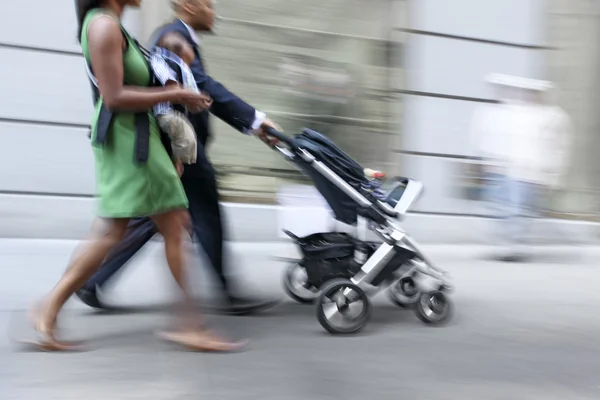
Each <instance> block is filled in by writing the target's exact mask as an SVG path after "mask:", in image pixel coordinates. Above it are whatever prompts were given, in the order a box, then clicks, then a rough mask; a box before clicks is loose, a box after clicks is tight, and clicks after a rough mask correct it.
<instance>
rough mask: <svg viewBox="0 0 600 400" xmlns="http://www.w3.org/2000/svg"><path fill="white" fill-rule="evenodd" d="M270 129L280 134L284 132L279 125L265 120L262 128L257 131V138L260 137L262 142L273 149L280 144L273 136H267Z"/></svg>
mask: <svg viewBox="0 0 600 400" xmlns="http://www.w3.org/2000/svg"><path fill="white" fill-rule="evenodd" d="M269 128H272V129H275V130H277V131H279V132H282V131H283V130H282V129H281V127H280V126H279V125H277V124H276V123H275V122H273V121H271V120H270V119H265V121H264V122H263V123H262V125H261V126H260V128H259V129H258V131H257V136H258V137H259V139H260V140H262V141H263V142H264V143H265V144H266V145H267V146H270V147H273V146H275V145H276V144H277V143H278V140H277V139H275V138H274V137H272V136H269V135H268V134H267V130H268V129H269Z"/></svg>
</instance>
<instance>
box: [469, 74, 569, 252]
mask: <svg viewBox="0 0 600 400" xmlns="http://www.w3.org/2000/svg"><path fill="white" fill-rule="evenodd" d="M493 82H494V84H495V85H497V86H496V88H497V89H498V91H497V93H498V94H501V95H500V101H499V103H498V104H494V105H489V106H486V108H485V109H483V110H481V109H480V111H479V112H477V113H476V116H475V118H474V122H473V135H474V136H475V138H476V140H477V148H478V151H479V154H480V155H481V156H482V157H483V158H484V159H485V182H486V188H485V191H484V193H485V199H486V200H487V202H488V204H489V205H490V206H491V208H490V209H491V213H492V216H494V217H495V222H496V224H495V225H496V228H495V232H494V233H495V235H494V237H493V241H494V243H495V244H497V245H499V246H501V248H502V254H501V255H500V259H501V260H503V261H514V262H517V261H525V260H526V259H527V256H528V254H527V252H526V245H527V244H528V243H529V240H530V239H531V238H530V236H529V234H530V233H531V223H532V221H533V219H534V218H538V217H540V216H542V215H543V211H544V208H545V204H547V202H548V200H549V198H548V197H549V194H550V193H551V191H552V189H553V188H555V187H556V186H557V185H559V184H560V183H561V180H560V178H561V177H562V176H563V175H564V172H565V170H566V167H567V157H568V154H569V142H570V121H569V117H568V116H567V115H566V113H565V112H564V111H563V110H562V109H560V108H559V107H558V106H557V105H556V104H552V103H549V102H548V99H549V97H548V93H549V89H550V86H549V85H548V84H547V83H545V82H540V81H533V80H523V79H520V78H512V77H495V78H494V79H493Z"/></svg>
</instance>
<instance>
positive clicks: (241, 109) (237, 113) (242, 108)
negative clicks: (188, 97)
mask: <svg viewBox="0 0 600 400" xmlns="http://www.w3.org/2000/svg"><path fill="white" fill-rule="evenodd" d="M191 70H192V73H193V74H194V79H195V80H196V83H197V85H198V89H200V90H201V91H203V92H206V93H207V94H208V95H209V96H210V97H211V98H212V99H213V103H212V106H211V108H210V111H211V113H213V114H214V115H215V116H216V117H218V118H219V119H221V120H223V121H225V122H226V123H228V124H229V125H231V126H232V127H234V128H235V129H237V130H239V131H241V132H248V131H250V130H255V129H258V128H260V127H261V125H262V124H263V122H264V121H265V120H266V114H264V113H262V112H260V111H257V110H256V109H254V107H252V106H250V105H249V104H247V103H246V102H244V101H243V100H242V99H240V98H239V97H237V96H236V95H235V94H233V93H231V92H230V91H229V90H227V88H226V87H225V86H223V85H222V84H220V83H219V82H217V81H215V80H214V79H213V78H211V77H210V76H208V75H207V74H206V72H204V69H203V68H202V65H201V64H200V62H199V61H198V60H196V61H194V63H193V64H192V66H191Z"/></svg>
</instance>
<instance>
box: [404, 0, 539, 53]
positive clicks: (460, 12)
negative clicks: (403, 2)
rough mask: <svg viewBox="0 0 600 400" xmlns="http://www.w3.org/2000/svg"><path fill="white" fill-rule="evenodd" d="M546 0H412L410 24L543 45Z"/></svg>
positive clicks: (498, 39) (477, 36) (455, 32)
mask: <svg viewBox="0 0 600 400" xmlns="http://www.w3.org/2000/svg"><path fill="white" fill-rule="evenodd" d="M546 2H547V0H412V1H411V5H410V7H411V21H410V22H411V28H413V29H418V30H424V31H431V32H437V33H444V34H449V35H457V36H467V37H472V38H477V39H486V40H494V41H502V42H510V43H518V44H526V45H543V44H545V42H546V38H545V35H544V33H545V31H544V22H545V21H544V19H545V18H544V17H545V16H544V10H545V7H546Z"/></svg>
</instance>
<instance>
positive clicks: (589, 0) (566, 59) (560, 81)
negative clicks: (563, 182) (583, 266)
mask: <svg viewBox="0 0 600 400" xmlns="http://www.w3.org/2000/svg"><path fill="white" fill-rule="evenodd" d="M547 18H548V32H549V38H548V42H549V44H550V45H551V46H552V47H554V48H556V50H552V51H549V52H548V53H547V65H548V70H549V76H550V79H551V80H552V81H554V82H555V83H556V84H557V86H558V91H557V100H558V103H559V104H560V105H561V106H562V107H563V108H564V109H565V110H566V111H567V112H568V113H569V114H570V116H571V118H572V120H573V127H574V138H573V139H574V143H573V152H572V154H573V157H572V162H571V168H570V171H569V176H568V186H567V188H566V190H565V192H564V193H563V195H562V196H560V198H558V199H557V200H558V202H557V205H558V207H559V208H561V209H563V210H565V211H570V212H574V213H598V212H599V211H600V191H599V188H600V158H599V157H598V153H599V151H600V136H599V135H598V131H599V129H600V117H599V114H598V108H599V106H600V98H599V93H600V79H599V77H600V46H599V45H598V41H599V39H600V2H598V1H596V0H549V1H548V7H547Z"/></svg>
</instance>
